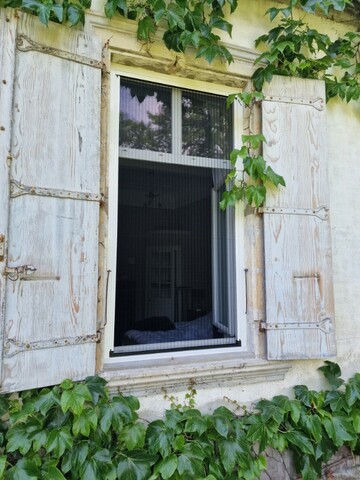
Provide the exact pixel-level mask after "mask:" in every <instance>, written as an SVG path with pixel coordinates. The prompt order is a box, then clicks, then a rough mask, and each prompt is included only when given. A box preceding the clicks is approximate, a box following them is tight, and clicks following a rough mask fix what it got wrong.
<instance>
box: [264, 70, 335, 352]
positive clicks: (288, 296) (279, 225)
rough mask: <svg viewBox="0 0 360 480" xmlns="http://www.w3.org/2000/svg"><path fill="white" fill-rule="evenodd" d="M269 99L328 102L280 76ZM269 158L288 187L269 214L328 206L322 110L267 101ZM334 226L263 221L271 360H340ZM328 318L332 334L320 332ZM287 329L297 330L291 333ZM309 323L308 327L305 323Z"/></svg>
mask: <svg viewBox="0 0 360 480" xmlns="http://www.w3.org/2000/svg"><path fill="white" fill-rule="evenodd" d="M264 93H265V95H274V96H279V97H282V98H284V99H290V98H296V99H304V101H310V100H313V99H315V98H319V97H320V98H322V99H324V98H325V93H324V85H323V82H321V81H316V80H304V79H294V78H287V77H275V78H274V80H273V82H271V84H270V85H268V86H267V87H266V89H265V92H264ZM262 111H263V133H264V136H265V138H266V140H267V143H266V144H265V145H264V157H265V159H266V161H267V162H268V163H269V164H270V165H271V166H272V168H273V169H274V170H275V171H276V172H277V173H279V174H280V175H282V176H283V177H284V178H285V180H286V188H280V189H279V190H272V191H270V192H269V194H268V196H267V199H266V206H267V207H275V208H276V207H284V208H292V209H295V210H296V209H301V208H303V209H315V208H317V207H320V206H326V207H328V206H329V197H328V180H327V148H326V143H327V141H326V124H325V110H323V111H319V110H317V109H315V108H314V107H312V106H308V105H299V104H297V103H285V102H270V101H264V102H263V109H262ZM330 233H331V232H330V222H329V218H328V219H327V220H321V219H319V218H317V217H315V216H311V215H289V214H264V238H265V271H266V275H265V284H266V322H267V323H268V324H271V325H276V326H277V328H275V329H268V330H267V356H268V358H269V359H285V358H286V359H288V358H321V357H328V356H332V355H334V354H335V353H336V345H335V334H334V321H335V319H334V299H333V285H332V253H331V237H330ZM324 318H330V319H331V322H332V328H331V329H330V330H329V331H326V332H325V331H322V330H321V329H319V328H316V325H317V323H318V322H319V321H321V320H322V319H324ZM289 323H293V324H294V323H295V324H298V326H296V325H295V326H294V325H293V326H290V325H288V326H286V325H287V324H289ZM309 323H310V324H312V325H313V326H314V328H312V325H311V326H310V328H309V325H308V324H309Z"/></svg>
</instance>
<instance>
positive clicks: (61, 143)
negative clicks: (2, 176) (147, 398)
mask: <svg viewBox="0 0 360 480" xmlns="http://www.w3.org/2000/svg"><path fill="white" fill-rule="evenodd" d="M18 33H23V34H25V35H27V36H28V37H29V38H31V39H32V40H33V41H35V42H38V43H40V44H43V45H47V46H51V47H54V48H59V49H61V50H63V51H66V52H71V53H77V54H80V55H85V56H87V57H90V58H94V59H97V60H98V59H101V44H100V41H97V40H96V39H95V40H94V39H92V38H91V37H88V36H87V35H84V34H83V33H81V32H78V31H76V30H72V29H68V28H65V27H59V26H57V25H51V26H49V28H44V27H43V26H42V25H41V24H40V23H39V22H38V20H37V19H36V18H35V19H34V18H32V17H30V16H27V15H22V16H21V19H20V20H19V25H18ZM15 66H16V67H15V68H16V80H15V84H14V102H13V107H14V108H13V125H12V148H11V153H12V157H13V161H12V164H11V177H12V178H13V179H14V180H16V181H18V182H21V183H22V184H24V185H28V186H36V187H43V188H50V189H51V188H56V189H64V190H72V191H77V192H91V193H99V180H100V101H101V91H100V87H101V71H100V70H99V69H96V68H93V67H91V66H87V65H82V64H80V63H76V62H73V61H69V60H66V59H63V58H58V57H56V56H52V55H48V54H44V53H41V52H37V51H27V52H22V51H19V50H16V56H15ZM9 212H10V213H9V219H10V222H9V251H8V265H9V266H13V267H16V266H19V265H33V266H34V267H35V268H36V272H34V273H33V275H32V276H31V277H30V276H29V277H28V278H23V279H19V280H17V281H10V280H9V279H8V281H7V287H6V321H5V338H4V342H5V346H6V345H8V342H9V340H10V341H12V342H14V341H19V342H23V343H25V344H26V343H29V344H30V343H31V342H44V341H45V342H52V343H53V344H54V345H55V342H56V341H57V339H63V338H69V339H74V338H76V337H80V336H86V335H93V334H95V333H96V313H97V281H98V266H97V264H98V223H99V204H98V203H97V202H90V201H83V200H71V199H61V198H50V197H40V196H35V195H25V196H22V197H18V198H11V199H10V208H9ZM70 343H71V342H70ZM47 345H48V344H47ZM3 365H4V369H3V387H2V388H3V391H16V390H22V389H27V388H32V387H40V386H44V385H50V384H54V383H58V382H61V381H62V380H63V379H64V378H72V379H81V378H84V377H85V376H87V375H91V374H93V373H94V372H95V343H83V344H82V343H79V344H76V345H68V346H54V347H53V348H41V349H39V348H37V349H34V350H31V349H30V350H29V351H22V352H19V353H17V354H16V355H14V356H9V353H8V351H7V350H6V349H4V357H3Z"/></svg>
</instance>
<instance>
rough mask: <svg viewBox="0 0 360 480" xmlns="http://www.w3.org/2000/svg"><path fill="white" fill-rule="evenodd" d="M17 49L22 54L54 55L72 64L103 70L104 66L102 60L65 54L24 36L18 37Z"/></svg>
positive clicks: (75, 54)
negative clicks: (32, 52) (31, 52)
mask: <svg viewBox="0 0 360 480" xmlns="http://www.w3.org/2000/svg"><path fill="white" fill-rule="evenodd" d="M16 47H17V48H18V50H20V51H21V52H29V51H35V52H40V53H45V54H47V55H52V56H54V57H59V58H62V59H64V60H70V61H72V62H75V63H80V64H82V65H88V66H89V67H95V68H99V69H102V68H103V64H102V62H101V61H100V60H94V59H93V58H89V57H85V56H84V55H78V54H77V53H70V52H65V51H64V50H60V49H59V48H53V47H48V46H46V45H42V44H41V43H37V42H34V40H31V38H29V37H27V36H26V35H23V34H21V35H18V36H17V38H16Z"/></svg>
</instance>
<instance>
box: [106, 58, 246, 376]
mask: <svg viewBox="0 0 360 480" xmlns="http://www.w3.org/2000/svg"><path fill="white" fill-rule="evenodd" d="M121 76H126V77H128V78H134V79H138V80H143V81H149V82H154V83H158V84H164V85H166V86H170V87H178V88H180V89H187V90H195V91H202V92H206V93H213V94H216V95H224V100H225V98H226V96H228V95H229V94H233V93H238V92H239V91H240V90H241V88H239V89H235V88H234V87H228V86H223V85H217V84H213V83H206V82H203V81H198V80H193V79H186V78H180V77H172V76H169V75H166V74H161V73H156V72H150V71H147V70H145V69H141V68H135V67H130V66H121V68H119V65H116V66H115V65H114V66H113V68H112V70H111V73H110V99H111V100H110V114H109V126H110V128H109V139H108V140H109V173H108V178H109V192H108V195H109V209H108V218H109V221H108V271H110V276H109V283H108V295H107V324H106V329H105V337H104V350H103V351H104V367H106V365H111V366H116V364H123V363H127V362H129V361H130V360H131V362H132V363H133V362H134V361H139V362H141V361H144V362H146V361H148V360H150V359H154V358H156V359H162V358H163V359H166V358H173V357H174V355H176V357H178V358H181V357H187V356H190V355H191V357H194V356H197V355H201V356H204V355H206V356H214V355H218V354H221V353H222V352H224V351H225V350H226V352H227V353H230V352H231V351H233V352H247V351H248V342H247V337H248V332H247V321H246V312H245V308H246V291H245V264H244V262H245V260H244V255H245V247H244V206H243V204H241V203H239V204H238V205H236V207H235V214H234V237H235V239H236V240H235V245H234V259H233V260H234V269H235V273H234V275H235V280H236V302H234V305H233V306H231V304H230V309H231V308H232V309H233V310H236V312H235V313H236V326H235V330H236V332H237V337H239V336H240V338H241V346H240V345H234V346H225V347H224V346H219V347H215V346H214V347H213V348H211V349H206V350H204V349H201V348H200V347H199V349H198V350H197V349H196V348H195V349H194V350H193V349H192V350H191V351H188V350H182V351H181V350H180V351H177V352H176V353H174V352H173V351H171V352H168V351H167V352H161V351H159V352H156V353H142V352H139V354H137V355H131V356H126V355H124V356H116V357H110V355H109V353H110V351H111V350H113V347H114V330H115V299H116V261H117V258H116V256H117V228H118V225H117V208H118V158H119V152H120V151H121V150H123V152H124V153H126V156H127V158H134V159H137V160H140V159H143V158H144V151H142V150H138V151H137V150H135V149H126V148H123V149H122V148H120V149H119V147H118V143H119V142H118V135H119V103H120V89H119V77H121ZM233 128H234V132H233V134H234V148H239V147H240V146H241V136H242V132H243V112H242V108H241V106H240V105H239V104H237V103H236V102H235V103H234V122H233ZM151 155H152V152H149V151H147V152H146V160H148V161H151V159H152V157H151ZM155 155H156V161H157V162H159V157H160V161H161V162H164V163H174V155H173V154H166V153H160V154H159V153H157V152H156V153H155V152H154V159H155ZM169 160H171V162H169ZM206 161H207V159H206V158H201V157H192V156H185V155H181V161H179V163H180V164H182V165H186V164H188V165H191V166H207V164H206ZM176 163H177V162H176ZM228 165H229V162H228V161H227V160H219V168H221V167H222V168H224V166H228Z"/></svg>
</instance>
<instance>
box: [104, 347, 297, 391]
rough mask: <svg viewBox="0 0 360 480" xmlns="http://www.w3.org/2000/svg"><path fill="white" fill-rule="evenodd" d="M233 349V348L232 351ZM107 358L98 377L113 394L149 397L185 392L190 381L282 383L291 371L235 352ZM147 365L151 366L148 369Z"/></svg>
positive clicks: (283, 364) (286, 365) (204, 383)
mask: <svg viewBox="0 0 360 480" xmlns="http://www.w3.org/2000/svg"><path fill="white" fill-rule="evenodd" d="M234 350H235V349H234ZM116 360H117V359H111V360H108V361H106V362H105V364H104V370H103V372H102V374H101V375H102V376H103V377H104V378H105V379H106V380H107V382H108V388H109V390H110V392H111V393H112V394H113V393H118V392H121V393H124V394H130V393H131V394H132V395H138V396H141V395H149V394H159V393H162V391H163V390H164V389H166V390H171V391H176V390H181V389H186V388H187V387H188V386H189V383H190V381H194V382H195V384H196V385H197V386H206V387H211V386H214V385H218V384H219V382H221V384H222V385H244V384H251V383H252V384H254V383H263V382H271V381H282V380H283V379H284V378H285V375H286V373H287V372H288V371H289V370H290V368H291V363H290V362H283V361H281V362H268V361H265V360H256V359H254V358H251V357H249V355H248V354H244V353H240V352H238V353H237V354H236V356H235V354H234V352H232V353H225V354H224V353H223V354H214V355H212V356H211V358H209V357H208V358H206V356H191V357H190V356H189V357H186V358H184V357H182V358H175V357H171V358H167V359H159V358H157V359H156V358H155V359H154V360H151V361H149V360H148V359H147V360H145V361H142V360H135V361H130V360H129V359H128V361H127V362H124V361H116ZM149 364H151V366H149Z"/></svg>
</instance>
